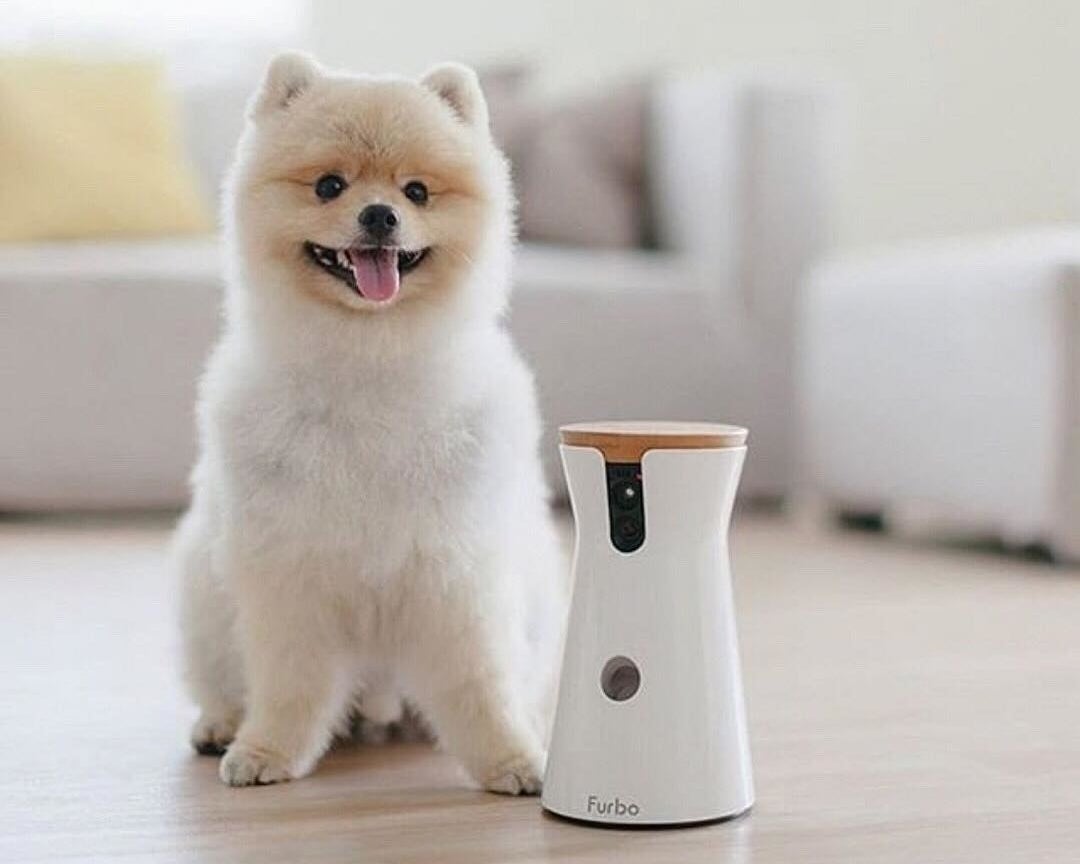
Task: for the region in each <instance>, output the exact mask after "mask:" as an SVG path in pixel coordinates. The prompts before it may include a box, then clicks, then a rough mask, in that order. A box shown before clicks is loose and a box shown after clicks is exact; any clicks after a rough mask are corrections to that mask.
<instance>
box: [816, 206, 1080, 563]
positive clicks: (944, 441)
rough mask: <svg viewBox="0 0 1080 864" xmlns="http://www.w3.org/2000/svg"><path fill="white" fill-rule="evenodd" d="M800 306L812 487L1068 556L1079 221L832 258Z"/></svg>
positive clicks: (1076, 482) (1078, 467)
mask: <svg viewBox="0 0 1080 864" xmlns="http://www.w3.org/2000/svg"><path fill="white" fill-rule="evenodd" d="M806 310H807V314H806V329H805V334H804V338H803V340H802V343H803V352H804V353H803V362H802V363H801V364H800V366H801V369H802V372H803V386H802V388H801V392H802V394H803V399H802V401H803V405H804V412H803V413H804V418H805V423H804V426H803V430H802V435H801V436H800V439H801V441H802V442H803V444H804V447H805V449H804V454H803V455H804V471H805V476H804V478H803V479H804V482H805V485H806V488H807V489H808V490H809V491H810V492H811V496H810V497H811V498H818V499H819V500H820V499H821V498H823V499H824V500H825V501H826V502H828V503H829V504H830V505H831V506H832V507H835V508H839V509H842V510H854V511H858V512H863V513H865V512H871V513H875V514H878V515H881V516H884V518H885V521H886V523H890V522H893V523H896V524H897V526H898V527H899V528H900V529H901V530H908V531H910V530H911V529H912V528H916V527H917V528H918V529H919V530H920V531H925V530H926V529H927V528H931V529H934V530H937V531H940V530H941V529H945V530H947V531H956V530H958V529H959V530H961V531H963V532H965V533H971V532H974V533H978V534H980V535H986V534H993V535H996V536H997V537H999V538H1000V539H1002V540H1004V541H1005V542H1006V543H1009V544H1015V545H1018V546H1024V545H1029V544H1038V545H1043V546H1047V547H1049V548H1050V550H1051V551H1052V552H1053V553H1054V554H1055V555H1057V556H1059V557H1061V558H1070V559H1080V228H1077V227H1072V228H1067V227H1066V228H1049V229H1044V230H1032V231H1028V232H1024V233H1018V234H1014V235H1012V236H1005V237H990V238H982V239H968V240H952V241H943V242H937V243H929V244H923V245H915V246H910V247H906V248H899V249H892V250H887V251H884V252H881V253H875V254H867V255H861V256H858V257H848V258H845V259H843V260H838V261H833V262H830V263H828V264H824V265H822V266H821V267H820V268H818V269H817V270H816V271H815V272H814V274H813V276H812V278H811V279H810V280H809V286H808V291H807V297H806Z"/></svg>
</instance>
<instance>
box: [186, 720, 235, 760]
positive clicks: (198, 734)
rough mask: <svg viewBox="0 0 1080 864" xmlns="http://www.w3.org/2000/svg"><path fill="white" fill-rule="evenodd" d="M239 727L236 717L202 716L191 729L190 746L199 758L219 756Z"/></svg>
mask: <svg viewBox="0 0 1080 864" xmlns="http://www.w3.org/2000/svg"><path fill="white" fill-rule="evenodd" d="M239 725H240V721H239V718H238V717H225V716H222V717H212V716H210V715H208V714H203V715H202V716H201V717H200V718H199V719H198V720H196V721H195V725H194V726H192V727H191V746H192V747H194V748H195V752H196V753H198V754H199V755H200V756H220V755H221V754H222V753H224V752H225V748H227V747H228V746H229V745H230V744H232V741H233V738H235V737H236V729H237V727H238V726H239Z"/></svg>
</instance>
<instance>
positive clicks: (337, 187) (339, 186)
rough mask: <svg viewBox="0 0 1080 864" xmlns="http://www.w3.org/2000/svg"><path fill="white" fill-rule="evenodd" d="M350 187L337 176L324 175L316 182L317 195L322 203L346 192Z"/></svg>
mask: <svg viewBox="0 0 1080 864" xmlns="http://www.w3.org/2000/svg"><path fill="white" fill-rule="evenodd" d="M348 185H349V184H348V183H346V182H345V181H344V180H343V179H342V178H341V177H339V176H338V175H337V174H323V176H322V177H320V178H319V179H318V180H316V181H315V194H316V195H318V196H319V199H320V200H322V201H330V200H331V199H333V198H337V197H338V195H340V194H341V193H342V192H344V191H345V189H346V188H347V187H348Z"/></svg>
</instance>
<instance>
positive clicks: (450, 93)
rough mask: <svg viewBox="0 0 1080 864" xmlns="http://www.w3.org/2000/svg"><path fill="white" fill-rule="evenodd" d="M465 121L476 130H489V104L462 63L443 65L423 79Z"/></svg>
mask: <svg viewBox="0 0 1080 864" xmlns="http://www.w3.org/2000/svg"><path fill="white" fill-rule="evenodd" d="M420 83H421V84H422V85H423V86H424V87H427V88H428V89H429V90H432V91H434V92H435V94H436V95H437V96H439V98H441V99H442V100H443V101H444V102H446V103H447V104H448V105H449V106H450V107H451V108H453V109H454V113H455V114H457V115H458V117H460V118H461V119H462V120H464V121H465V122H466V123H468V124H469V125H470V126H473V127H475V128H477V129H485V130H486V129H487V128H488V109H487V102H486V101H485V100H484V91H483V90H481V89H480V79H479V78H478V77H477V76H476V73H475V72H474V71H473V70H472V69H470V68H469V67H468V66H465V65H463V64H461V63H440V64H439V65H438V66H436V67H434V68H433V69H429V70H428V72H427V74H425V75H424V77H423V78H421V79H420Z"/></svg>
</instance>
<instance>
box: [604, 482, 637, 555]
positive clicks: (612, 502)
mask: <svg viewBox="0 0 1080 864" xmlns="http://www.w3.org/2000/svg"><path fill="white" fill-rule="evenodd" d="M607 485H608V521H609V523H610V525H611V544H612V545H613V546H614V547H615V548H616V549H618V550H619V551H620V552H626V553H629V552H633V551H635V550H636V549H640V548H641V544H642V543H644V542H645V490H644V487H643V486H642V483H641V464H640V463H638V462H634V463H619V462H609V463H607Z"/></svg>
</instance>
